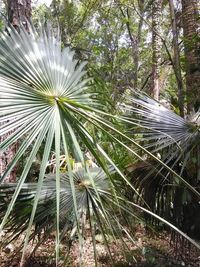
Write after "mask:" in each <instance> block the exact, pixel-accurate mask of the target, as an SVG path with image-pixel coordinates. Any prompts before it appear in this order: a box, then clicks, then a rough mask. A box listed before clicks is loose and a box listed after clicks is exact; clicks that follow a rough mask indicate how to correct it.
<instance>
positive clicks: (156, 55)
mask: <svg viewBox="0 0 200 267" xmlns="http://www.w3.org/2000/svg"><path fill="white" fill-rule="evenodd" d="M161 12H162V0H155V1H153V3H152V87H151V93H152V96H153V97H154V99H156V100H159V94H160V85H159V75H160V63H161V49H162V40H161V38H160V37H159V35H160V24H161Z"/></svg>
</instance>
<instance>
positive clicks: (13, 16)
mask: <svg viewBox="0 0 200 267" xmlns="http://www.w3.org/2000/svg"><path fill="white" fill-rule="evenodd" d="M7 8H8V11H7V13H8V21H9V23H11V24H12V25H13V26H14V27H15V28H16V30H17V31H18V32H19V30H20V25H24V27H25V28H26V30H27V31H28V22H29V21H30V17H31V0H8V1H7ZM10 134H11V133H10ZM7 136H8V135H3V136H0V142H3V141H4V140H5V139H6V138H7ZM17 148H18V145H17V144H13V145H11V146H10V147H9V149H7V150H6V151H4V152H3V153H2V152H0V177H2V176H3V174H4V172H5V170H6V168H7V166H8V164H9V163H10V162H11V161H12V159H13V157H14V155H15V154H16V151H17ZM16 172H17V169H16V166H15V167H14V168H13V169H12V171H11V172H10V174H9V175H7V176H6V177H5V179H4V181H3V182H4V183H6V182H15V181H16Z"/></svg>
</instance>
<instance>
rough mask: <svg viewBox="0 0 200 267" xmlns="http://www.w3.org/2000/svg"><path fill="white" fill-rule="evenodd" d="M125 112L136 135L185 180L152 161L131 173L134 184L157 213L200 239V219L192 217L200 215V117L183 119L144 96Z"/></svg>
mask: <svg viewBox="0 0 200 267" xmlns="http://www.w3.org/2000/svg"><path fill="white" fill-rule="evenodd" d="M123 108H125V110H126V114H127V115H126V116H125V117H124V119H126V120H128V122H129V123H130V124H131V125H132V130H131V132H132V134H134V135H135V136H136V138H137V139H138V140H140V142H142V143H143V145H144V147H146V148H147V149H148V150H149V151H151V153H154V154H159V157H160V158H161V159H162V161H164V162H165V163H166V164H167V165H168V166H170V168H173V169H174V170H176V172H177V173H179V174H180V175H181V176H182V179H175V177H174V175H173V173H171V172H168V170H166V168H163V167H162V166H161V165H160V164H157V163H156V162H155V161H152V159H150V158H149V163H148V164H147V163H139V164H138V165H136V166H134V168H133V169H132V170H131V175H132V179H131V181H132V183H133V184H134V186H135V187H136V188H139V192H140V193H141V194H142V195H143V197H144V199H145V201H146V202H147V203H148V204H149V206H150V207H151V209H152V210H153V211H154V212H156V213H157V214H160V215H161V216H163V217H165V218H166V219H168V220H171V221H172V222H173V223H174V224H176V225H177V226H178V227H179V228H180V229H182V230H183V231H184V232H186V233H188V234H189V235H191V236H192V237H194V238H200V228H199V222H200V217H198V215H197V216H195V218H194V216H193V215H192V214H199V211H200V205H199V196H198V194H199V190H200V187H199V174H200V168H199V166H200V165H199V162H200V154H199V149H200V121H199V115H200V113H199V112H197V113H196V114H193V116H191V117H190V118H188V119H183V118H181V117H180V116H178V115H177V114H175V113H174V112H172V111H171V110H168V109H167V108H165V107H164V106H162V105H161V104H159V103H158V102H156V101H155V100H152V99H150V98H149V97H146V96H141V95H137V96H136V97H133V98H132V99H131V100H129V105H123ZM188 184H189V185H190V186H189V187H188ZM192 187H193V188H195V190H196V191H198V192H194V191H193V190H192ZM190 189H191V190H190ZM195 193H196V194H195Z"/></svg>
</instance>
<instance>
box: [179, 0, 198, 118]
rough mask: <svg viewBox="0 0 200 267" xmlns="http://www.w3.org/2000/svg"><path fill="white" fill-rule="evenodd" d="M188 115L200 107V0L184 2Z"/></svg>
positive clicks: (184, 0)
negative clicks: (199, 16) (199, 12)
mask: <svg viewBox="0 0 200 267" xmlns="http://www.w3.org/2000/svg"><path fill="white" fill-rule="evenodd" d="M182 20H183V35H184V47H185V70H186V90H187V91H186V93H187V107H188V113H190V112H192V111H197V110H198V109H199V107H200V31H199V29H198V28H199V25H198V0H190V1H188V0H182Z"/></svg>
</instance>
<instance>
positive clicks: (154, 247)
mask: <svg viewBox="0 0 200 267" xmlns="http://www.w3.org/2000/svg"><path fill="white" fill-rule="evenodd" d="M54 240H55V238H54V237H52V238H50V239H48V240H47V241H46V242H45V244H43V245H41V246H40V247H39V248H38V249H37V251H36V252H35V255H34V256H31V257H28V255H27V259H26V262H25V264H24V267H55V261H54V246H55V241H54ZM134 240H135V244H134V245H133V243H129V242H127V243H128V246H129V249H130V251H131V253H128V252H127V253H126V255H122V253H121V249H120V246H119V244H118V243H117V241H113V242H111V254H112V256H113V259H114V264H112V262H111V260H110V258H109V255H108V253H107V251H106V248H105V245H104V244H103V239H102V237H101V236H100V235H99V236H97V238H96V243H97V245H96V247H97V252H98V256H97V260H98V267H110V266H115V267H128V266H132V267H178V266H179V267H183V266H185V267H200V253H199V252H198V251H197V250H196V249H194V248H191V249H188V248H187V246H186V244H183V243H182V246H180V247H179V248H177V249H176V250H175V247H174V245H173V244H172V242H170V236H169V234H167V233H166V232H163V233H161V234H154V233H152V232H151V233H150V232H148V233H147V232H146V230H145V229H144V227H143V226H141V225H139V226H138V227H137V230H136V232H135V236H134ZM18 242H20V241H18ZM18 247H19V243H17V242H15V243H13V244H11V245H8V246H7V247H6V248H4V249H2V251H1V252H0V267H19V262H20V257H21V254H20V253H18V252H17V249H18ZM31 250H32V246H31V245H29V248H28V250H27V251H31ZM15 252H17V255H15ZM60 253H61V254H60V258H61V265H60V266H63V265H64V263H63V262H62V259H63V258H64V256H65V255H66V245H65V244H64V243H63V244H62V246H61V252H60ZM14 255H15V256H14ZM78 255H79V243H78V241H75V242H74V244H73V245H72V248H71V252H70V254H69V259H68V262H67V263H65V266H68V267H76V266H79V260H78V259H79V257H78ZM82 259H83V266H85V267H93V266H95V261H94V257H93V249H92V239H91V238H89V237H88V238H86V240H85V243H84V252H83V257H82Z"/></svg>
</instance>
